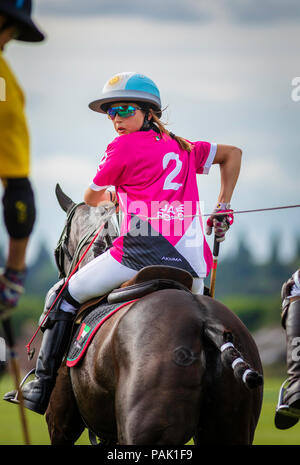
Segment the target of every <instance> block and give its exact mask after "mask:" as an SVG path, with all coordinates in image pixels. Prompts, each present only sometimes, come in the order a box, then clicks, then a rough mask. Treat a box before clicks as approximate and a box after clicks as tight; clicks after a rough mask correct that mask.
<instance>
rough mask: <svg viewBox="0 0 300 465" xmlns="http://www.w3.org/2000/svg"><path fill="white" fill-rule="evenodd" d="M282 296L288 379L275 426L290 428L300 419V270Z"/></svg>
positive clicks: (286, 286) (288, 282)
mask: <svg viewBox="0 0 300 465" xmlns="http://www.w3.org/2000/svg"><path fill="white" fill-rule="evenodd" d="M281 296H282V299H283V304H282V307H283V312H282V325H283V327H284V328H285V331H286V360H287V373H288V379H287V380H286V381H285V383H284V385H283V386H282V388H281V391H280V395H279V401H278V405H277V409H276V415H275V425H276V427H277V428H279V429H287V428H290V427H291V426H294V425H295V424H296V423H297V422H298V420H299V418H300V356H299V342H300V270H298V271H297V272H296V273H294V275H293V276H292V278H291V279H290V280H288V281H287V282H286V283H285V284H284V285H283V287H282V292H281ZM297 347H298V348H297Z"/></svg>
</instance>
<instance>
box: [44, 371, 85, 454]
mask: <svg viewBox="0 0 300 465" xmlns="http://www.w3.org/2000/svg"><path fill="white" fill-rule="evenodd" d="M46 421H47V424H48V431H49V435H50V440H51V444H52V445H73V444H75V442H76V441H77V439H78V438H79V437H80V436H81V434H82V432H83V431H84V428H85V425H84V423H83V421H82V419H81V416H80V414H79V411H78V408H77V405H76V401H75V397H74V394H73V390H72V386H71V381H70V375H69V370H68V368H67V367H66V366H65V365H63V366H62V367H61V368H60V369H59V371H58V376H57V379H56V384H55V387H54V389H53V392H52V394H51V398H50V402H49V406H48V409H47V411H46Z"/></svg>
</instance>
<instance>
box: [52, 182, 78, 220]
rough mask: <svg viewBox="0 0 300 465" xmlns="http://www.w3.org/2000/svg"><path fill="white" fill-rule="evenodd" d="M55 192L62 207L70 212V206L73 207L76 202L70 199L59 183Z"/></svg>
mask: <svg viewBox="0 0 300 465" xmlns="http://www.w3.org/2000/svg"><path fill="white" fill-rule="evenodd" d="M55 194H56V197H57V200H58V203H59V205H60V206H61V208H62V209H63V210H64V211H65V212H66V213H68V211H69V210H70V208H72V207H73V206H74V205H75V203H74V202H73V200H71V199H70V197H68V196H67V195H66V194H65V193H64V192H63V191H62V190H61V187H60V185H59V184H56V188H55Z"/></svg>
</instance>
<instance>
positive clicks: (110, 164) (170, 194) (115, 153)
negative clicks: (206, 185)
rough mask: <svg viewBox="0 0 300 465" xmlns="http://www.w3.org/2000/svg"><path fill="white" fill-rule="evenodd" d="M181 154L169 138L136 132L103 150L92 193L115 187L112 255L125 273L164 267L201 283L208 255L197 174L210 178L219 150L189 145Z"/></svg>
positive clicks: (205, 144)
mask: <svg viewBox="0 0 300 465" xmlns="http://www.w3.org/2000/svg"><path fill="white" fill-rule="evenodd" d="M191 144H192V147H193V148H192V151H191V152H188V151H186V150H183V149H182V148H181V147H180V145H179V144H178V143H177V142H176V141H175V140H174V139H172V138H171V137H169V136H166V135H164V136H163V137H161V136H160V135H158V134H157V133H156V132H155V131H153V130H150V131H147V132H145V131H138V132H133V133H131V134H126V135H122V136H119V137H117V138H116V139H114V140H113V141H112V143H111V144H109V146H108V147H107V150H106V153H105V156H104V157H103V158H102V160H101V163H100V165H99V168H98V171H97V174H96V176H95V177H94V179H93V182H92V183H91V184H90V187H91V189H93V190H96V191H98V190H102V189H104V188H106V187H108V186H115V189H116V194H117V197H118V200H119V204H120V208H121V210H122V212H123V222H122V225H121V235H120V237H118V238H117V239H115V240H114V242H113V246H112V247H111V249H110V253H111V255H112V256H113V257H114V258H115V259H116V260H117V261H118V262H120V263H122V264H124V265H125V266H128V267H129V268H132V269H135V270H140V269H141V268H143V267H144V266H148V265H168V266H175V267H178V268H182V269H185V270H186V271H189V272H190V273H191V274H192V276H193V277H201V278H203V277H205V276H207V275H208V274H209V271H210V269H211V265H212V254H211V251H210V249H209V246H208V244H207V242H206V240H205V237H204V233H203V224H202V219H201V216H200V215H201V211H200V202H199V194H198V188H197V179H196V175H197V174H208V172H209V169H210V167H211V165H212V163H213V160H214V157H215V154H216V150H217V145H216V144H212V143H209V142H203V141H198V142H191Z"/></svg>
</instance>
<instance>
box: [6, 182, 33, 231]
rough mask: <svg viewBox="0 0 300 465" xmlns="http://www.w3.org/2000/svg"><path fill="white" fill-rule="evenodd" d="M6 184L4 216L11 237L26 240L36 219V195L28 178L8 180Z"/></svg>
mask: <svg viewBox="0 0 300 465" xmlns="http://www.w3.org/2000/svg"><path fill="white" fill-rule="evenodd" d="M3 182H4V189H5V191H4V195H3V198H2V202H3V207H4V211H3V215H4V222H5V225H6V228H7V232H8V234H9V236H10V237H11V238H13V239H25V238H27V237H29V235H30V233H31V232H32V229H33V225H34V223H35V218H36V210H35V202H34V194H33V191H32V188H31V184H30V181H29V179H28V178H7V179H4V180H3Z"/></svg>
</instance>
